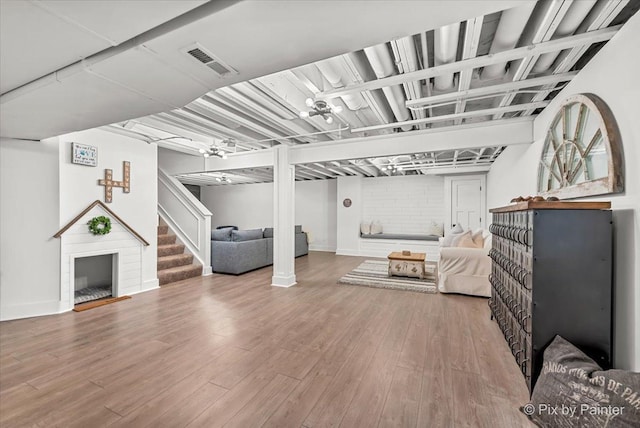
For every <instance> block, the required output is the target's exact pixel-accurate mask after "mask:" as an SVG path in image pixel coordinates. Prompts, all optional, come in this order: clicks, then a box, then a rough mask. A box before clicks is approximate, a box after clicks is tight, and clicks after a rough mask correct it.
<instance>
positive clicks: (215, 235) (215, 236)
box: [211, 227, 233, 241]
mask: <svg viewBox="0 0 640 428" xmlns="http://www.w3.org/2000/svg"><path fill="white" fill-rule="evenodd" d="M232 230H233V228H232V227H227V228H225V229H215V230H212V231H211V240H212V241H231V231H232Z"/></svg>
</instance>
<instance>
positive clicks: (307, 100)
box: [304, 98, 315, 107]
mask: <svg viewBox="0 0 640 428" xmlns="http://www.w3.org/2000/svg"><path fill="white" fill-rule="evenodd" d="M304 103H305V104H306V105H307V107H313V105H314V104H315V103H314V102H313V99H311V98H307V99H306V100H304Z"/></svg>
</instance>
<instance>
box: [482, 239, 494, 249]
mask: <svg viewBox="0 0 640 428" xmlns="http://www.w3.org/2000/svg"><path fill="white" fill-rule="evenodd" d="M491 236H492V235H489V236H487V237H486V238H484V246H483V247H482V248H486V249H488V250H490V249H491Z"/></svg>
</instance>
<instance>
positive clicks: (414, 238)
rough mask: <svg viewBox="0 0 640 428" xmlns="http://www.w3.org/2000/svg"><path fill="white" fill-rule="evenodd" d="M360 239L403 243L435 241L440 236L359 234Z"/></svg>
mask: <svg viewBox="0 0 640 428" xmlns="http://www.w3.org/2000/svg"><path fill="white" fill-rule="evenodd" d="M360 237H361V238H363V239H404V240H405V241H436V242H438V239H439V238H440V236H438V235H424V234H419V233H411V234H408V233H407V234H405V233H376V234H373V235H368V234H365V233H361V234H360Z"/></svg>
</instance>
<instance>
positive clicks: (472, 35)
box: [454, 16, 484, 125]
mask: <svg viewBox="0 0 640 428" xmlns="http://www.w3.org/2000/svg"><path fill="white" fill-rule="evenodd" d="M483 20H484V16H479V17H477V18H474V19H469V20H467V22H466V28H465V36H464V44H463V46H462V59H470V58H475V57H476V55H477V54H478V45H479V44H480V31H481V30H482V21H483ZM472 75H473V69H472V68H467V69H464V70H462V71H461V72H460V78H459V79H458V91H466V90H467V89H469V87H470V86H471V77H472ZM466 105H467V101H466V100H465V99H460V100H458V102H457V103H456V110H455V112H456V113H463V112H464V110H465V107H466ZM461 123H462V118H458V119H456V120H455V121H454V124H455V125H460V124H461Z"/></svg>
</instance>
